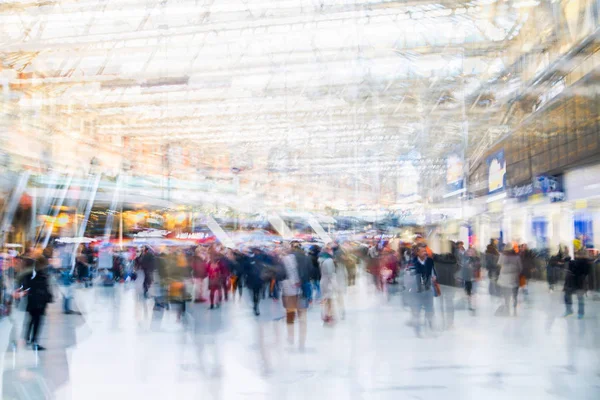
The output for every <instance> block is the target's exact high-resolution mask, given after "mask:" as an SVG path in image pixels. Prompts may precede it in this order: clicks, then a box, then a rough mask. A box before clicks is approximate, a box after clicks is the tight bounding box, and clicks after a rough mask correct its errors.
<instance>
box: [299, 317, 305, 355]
mask: <svg viewBox="0 0 600 400" xmlns="http://www.w3.org/2000/svg"><path fill="white" fill-rule="evenodd" d="M298 323H299V325H300V332H299V342H300V349H304V346H305V345H306V309H305V308H299V309H298Z"/></svg>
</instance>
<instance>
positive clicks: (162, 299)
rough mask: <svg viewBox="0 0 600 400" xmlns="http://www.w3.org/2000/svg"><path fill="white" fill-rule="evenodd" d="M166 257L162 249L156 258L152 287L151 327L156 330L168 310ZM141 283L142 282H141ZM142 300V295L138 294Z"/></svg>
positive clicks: (167, 268)
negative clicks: (153, 289)
mask: <svg viewBox="0 0 600 400" xmlns="http://www.w3.org/2000/svg"><path fill="white" fill-rule="evenodd" d="M168 262H169V261H168V257H167V254H166V252H165V250H164V249H162V251H161V252H160V253H159V254H158V255H157V256H156V275H157V278H158V279H157V280H155V281H154V283H153V285H154V287H155V289H156V292H155V293H154V295H155V297H154V308H153V311H152V325H153V326H154V328H155V329H156V328H158V327H159V325H160V322H161V321H162V317H163V315H164V312H165V310H167V309H168V308H169V296H168V294H169V267H168ZM142 282H143V280H142ZM139 296H141V297H142V298H143V294H140V295H139Z"/></svg>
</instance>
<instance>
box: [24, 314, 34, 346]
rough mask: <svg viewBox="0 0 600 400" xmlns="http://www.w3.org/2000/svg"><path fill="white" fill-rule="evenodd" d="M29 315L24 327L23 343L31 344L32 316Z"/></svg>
mask: <svg viewBox="0 0 600 400" xmlns="http://www.w3.org/2000/svg"><path fill="white" fill-rule="evenodd" d="M28 314H29V322H28V323H27V325H26V329H25V341H26V342H27V343H30V342H31V331H32V330H33V315H32V314H31V312H29V313H28Z"/></svg>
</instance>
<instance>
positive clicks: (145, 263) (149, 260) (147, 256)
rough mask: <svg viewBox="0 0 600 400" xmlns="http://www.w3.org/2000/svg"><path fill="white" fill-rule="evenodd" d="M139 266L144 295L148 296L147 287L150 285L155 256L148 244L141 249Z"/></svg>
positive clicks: (154, 266)
mask: <svg viewBox="0 0 600 400" xmlns="http://www.w3.org/2000/svg"><path fill="white" fill-rule="evenodd" d="M140 268H141V270H142V271H143V272H144V282H143V288H144V296H145V297H148V289H150V285H152V278H153V275H154V270H155V268H156V257H155V255H154V253H153V252H152V251H151V250H150V247H148V246H144V247H143V249H142V254H141V256H140Z"/></svg>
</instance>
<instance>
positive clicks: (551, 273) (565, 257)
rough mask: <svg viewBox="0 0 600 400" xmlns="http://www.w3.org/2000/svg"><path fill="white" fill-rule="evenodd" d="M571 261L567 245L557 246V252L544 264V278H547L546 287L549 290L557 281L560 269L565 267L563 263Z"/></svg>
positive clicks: (551, 289) (552, 288)
mask: <svg viewBox="0 0 600 400" xmlns="http://www.w3.org/2000/svg"><path fill="white" fill-rule="evenodd" d="M569 261H571V257H570V256H569V249H568V248H567V246H562V245H560V246H558V253H557V254H555V255H553V256H551V257H550V259H549V260H548V263H547V265H546V278H547V280H548V288H549V290H550V291H551V292H553V291H554V287H555V286H556V283H557V282H558V278H559V276H560V271H561V270H562V269H564V268H565V265H567V263H568V262H569Z"/></svg>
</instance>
